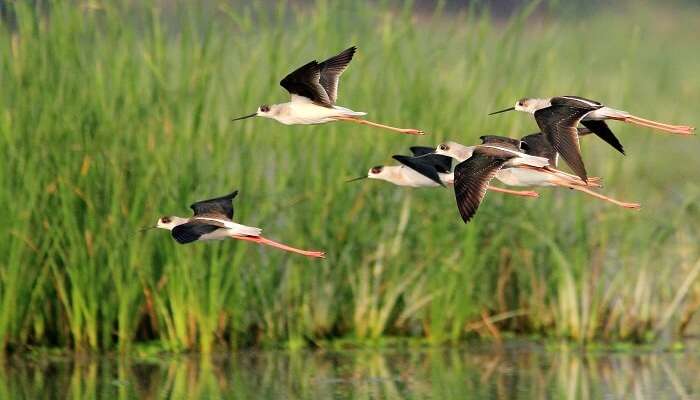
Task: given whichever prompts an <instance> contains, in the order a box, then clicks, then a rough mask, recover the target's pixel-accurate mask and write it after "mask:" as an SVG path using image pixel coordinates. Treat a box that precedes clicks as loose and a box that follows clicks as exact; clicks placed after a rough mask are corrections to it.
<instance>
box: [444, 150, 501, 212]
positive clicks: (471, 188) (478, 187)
mask: <svg viewBox="0 0 700 400" xmlns="http://www.w3.org/2000/svg"><path fill="white" fill-rule="evenodd" d="M513 157H515V156H514V155H513V154H510V153H507V152H505V151H502V150H498V149H476V150H474V154H472V156H471V157H469V158H468V159H466V160H465V161H463V162H461V163H459V164H457V166H456V167H455V178H454V180H455V182H454V187H455V199H456V200H457V208H458V209H459V214H460V215H461V216H462V220H463V221H464V223H467V222H469V220H470V219H472V217H473V216H474V214H476V210H477V209H478V208H479V205H480V204H481V201H482V200H483V199H484V196H485V195H486V190H487V189H488V185H489V182H490V181H491V179H493V177H494V176H495V175H496V173H497V172H498V170H499V169H501V167H502V166H503V164H505V163H506V162H507V161H508V160H510V159H511V158H513Z"/></svg>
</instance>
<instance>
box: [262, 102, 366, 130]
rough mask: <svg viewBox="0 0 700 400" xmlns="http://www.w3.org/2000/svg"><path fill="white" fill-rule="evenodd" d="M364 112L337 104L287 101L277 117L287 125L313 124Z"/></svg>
mask: <svg viewBox="0 0 700 400" xmlns="http://www.w3.org/2000/svg"><path fill="white" fill-rule="evenodd" d="M364 114H365V113H361V112H355V111H352V110H350V109H347V108H343V107H337V106H334V107H333V108H328V107H322V106H319V105H316V104H314V103H311V102H291V103H287V107H285V110H283V111H282V112H280V114H279V115H277V116H276V118H275V119H277V120H278V121H279V122H281V123H283V124H286V125H297V124H299V125H312V124H325V123H326V122H331V121H335V120H336V119H337V118H338V117H349V116H360V115H364Z"/></svg>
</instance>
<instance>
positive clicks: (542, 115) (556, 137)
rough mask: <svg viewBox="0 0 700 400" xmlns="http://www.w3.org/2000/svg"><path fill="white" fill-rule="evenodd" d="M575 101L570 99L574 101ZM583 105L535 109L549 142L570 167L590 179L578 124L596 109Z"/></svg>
mask: <svg viewBox="0 0 700 400" xmlns="http://www.w3.org/2000/svg"><path fill="white" fill-rule="evenodd" d="M573 102H574V101H571V100H570V101H568V103H573ZM577 104H581V105H582V106H581V107H573V106H571V105H555V104H554V102H552V106H551V107H547V108H543V109H540V110H537V111H535V121H537V125H538V126H539V127H540V130H541V131H542V133H544V135H545V137H546V138H547V141H548V142H549V144H551V145H552V147H554V149H555V150H556V151H557V152H558V153H559V154H561V156H562V157H563V158H564V161H566V163H567V164H569V167H571V169H572V170H573V171H574V173H575V174H576V175H578V176H579V177H580V178H581V179H583V180H584V181H587V180H588V174H587V173H586V167H585V165H584V164H583V159H582V158H581V148H580V147H579V143H578V130H577V129H576V126H578V124H579V122H581V119H582V118H583V117H584V116H585V115H586V114H588V113H589V112H591V111H593V110H594V109H596V108H595V107H588V106H586V105H585V104H584V103H580V102H577Z"/></svg>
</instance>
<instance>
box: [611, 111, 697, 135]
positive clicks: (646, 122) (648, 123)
mask: <svg viewBox="0 0 700 400" xmlns="http://www.w3.org/2000/svg"><path fill="white" fill-rule="evenodd" d="M616 119H617V118H616ZM621 120H622V121H623V122H627V123H630V124H634V125H640V126H645V127H647V128H653V129H658V130H661V131H664V132H668V133H676V134H679V135H692V134H693V131H694V130H695V128H694V127H692V126H685V125H670V124H664V123H661V122H657V121H652V120H650V119H645V118H641V117H637V116H636V115H630V116H628V117H625V118H621Z"/></svg>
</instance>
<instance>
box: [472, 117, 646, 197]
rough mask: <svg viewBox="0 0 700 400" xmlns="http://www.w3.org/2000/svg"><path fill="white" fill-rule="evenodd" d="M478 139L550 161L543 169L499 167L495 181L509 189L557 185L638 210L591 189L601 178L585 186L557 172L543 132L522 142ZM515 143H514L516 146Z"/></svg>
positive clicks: (492, 138) (577, 179) (511, 139)
mask: <svg viewBox="0 0 700 400" xmlns="http://www.w3.org/2000/svg"><path fill="white" fill-rule="evenodd" d="M588 133H589V132H587V131H586V130H580V131H579V135H581V136H583V135H586V134H588ZM481 140H482V142H483V143H484V144H499V143H500V144H502V145H512V146H518V145H519V146H520V149H521V150H522V151H524V152H525V153H527V154H530V155H533V156H538V157H544V158H547V159H549V166H548V167H546V168H534V167H527V166H525V167H519V168H507V167H504V168H501V169H500V170H499V171H498V173H497V174H496V179H498V180H499V181H501V182H502V183H504V184H506V185H509V186H526V187H533V186H534V187H547V186H559V187H566V188H569V189H573V190H577V191H580V192H583V193H586V194H588V195H589V196H593V197H596V198H598V199H600V200H604V201H607V202H610V203H613V204H615V205H618V206H620V207H624V208H629V209H639V208H640V205H639V204H637V203H628V202H624V201H620V200H616V199H614V198H612V197H608V196H604V195H602V194H600V193H598V192H595V191H593V190H590V189H589V188H588V187H596V188H599V187H601V185H600V178H597V177H589V178H588V184H586V183H585V182H583V181H582V180H581V178H579V177H578V176H575V175H571V174H567V173H566V172H564V171H559V170H557V169H555V168H554V166H556V165H557V152H556V151H555V150H554V148H552V146H551V145H550V144H549V142H548V141H547V140H546V139H545V138H544V136H543V135H542V133H533V134H531V135H527V136H523V137H522V138H521V139H513V138H508V137H503V136H494V135H488V136H482V137H481ZM516 143H517V144H516Z"/></svg>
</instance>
